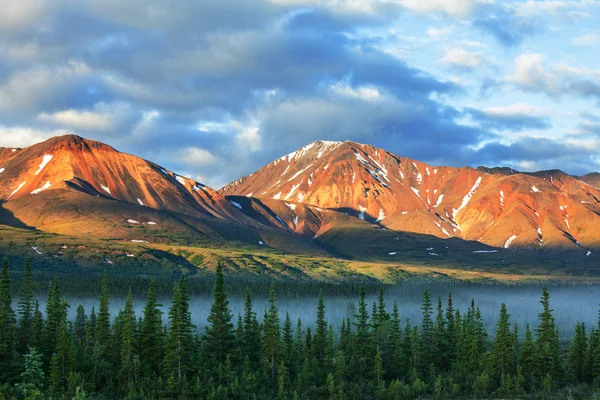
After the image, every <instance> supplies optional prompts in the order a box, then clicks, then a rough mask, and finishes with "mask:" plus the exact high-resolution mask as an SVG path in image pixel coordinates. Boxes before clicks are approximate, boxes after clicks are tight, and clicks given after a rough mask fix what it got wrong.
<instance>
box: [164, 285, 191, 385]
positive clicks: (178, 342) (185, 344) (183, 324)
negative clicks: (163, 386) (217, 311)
mask: <svg viewBox="0 0 600 400" xmlns="http://www.w3.org/2000/svg"><path fill="white" fill-rule="evenodd" d="M193 329H194V326H193V325H192V321H191V315H190V311H189V296H188V289H187V280H186V279H185V277H182V278H181V279H180V280H179V282H178V283H177V285H175V290H174V292H173V301H172V304H171V308H170V309H169V333H168V336H167V342H166V354H165V361H164V364H165V375H166V377H167V378H169V377H173V379H175V382H176V383H177V385H178V387H181V384H182V382H183V379H184V378H185V377H186V375H187V374H188V372H189V371H190V369H191V367H192V366H191V362H190V361H191V359H192V355H193V353H194V350H195V349H194V337H193Z"/></svg>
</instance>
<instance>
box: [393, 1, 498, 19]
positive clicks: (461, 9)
mask: <svg viewBox="0 0 600 400" xmlns="http://www.w3.org/2000/svg"><path fill="white" fill-rule="evenodd" d="M492 2H493V0H451V1H449V0H401V1H400V3H401V4H402V5H403V6H404V7H406V8H408V9H410V10H412V11H415V12H418V13H423V14H428V13H436V14H437V13H445V14H448V15H451V16H453V17H459V18H467V17H469V16H471V15H472V14H473V13H474V12H475V11H476V10H477V9H478V8H479V7H481V6H482V5H485V4H490V3H492Z"/></svg>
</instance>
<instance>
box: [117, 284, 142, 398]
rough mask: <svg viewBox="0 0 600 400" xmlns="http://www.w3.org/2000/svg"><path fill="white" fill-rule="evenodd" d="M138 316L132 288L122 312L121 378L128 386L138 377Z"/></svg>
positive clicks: (133, 383)
mask: <svg viewBox="0 0 600 400" xmlns="http://www.w3.org/2000/svg"><path fill="white" fill-rule="evenodd" d="M136 325H137V323H136V318H135V312H134V311H133V299H132V294H131V289H129V293H128V294H127V300H126V301H125V309H124V310H123V313H122V314H121V369H120V371H121V378H122V380H123V381H124V382H126V387H128V388H130V387H132V386H133V385H135V380H136V378H137V374H136V372H137V359H138V355H137V354H136V348H135V347H136V346H135V344H136Z"/></svg>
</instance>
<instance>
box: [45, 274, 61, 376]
mask: <svg viewBox="0 0 600 400" xmlns="http://www.w3.org/2000/svg"><path fill="white" fill-rule="evenodd" d="M66 318H67V303H65V302H64V301H63V300H62V298H61V293H60V284H59V281H58V279H54V283H53V284H52V285H51V287H50V292H49V293H48V301H47V302H46V324H45V326H44V333H43V351H44V354H45V355H46V357H52V355H53V354H54V352H55V351H56V345H57V341H58V340H57V339H58V334H59V330H60V328H61V325H62V324H63V323H65V321H66ZM46 360H48V359H46ZM46 365H47V364H46Z"/></svg>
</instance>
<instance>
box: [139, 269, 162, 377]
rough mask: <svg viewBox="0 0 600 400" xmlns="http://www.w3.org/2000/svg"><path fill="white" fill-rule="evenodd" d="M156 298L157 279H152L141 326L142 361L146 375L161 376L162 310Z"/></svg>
mask: <svg viewBox="0 0 600 400" xmlns="http://www.w3.org/2000/svg"><path fill="white" fill-rule="evenodd" d="M160 306H161V305H160V304H158V300H157V299H156V281H155V280H154V279H153V280H151V281H150V285H149V287H148V294H147V295H146V305H145V306H144V317H143V319H142V325H141V328H140V361H141V364H142V366H143V368H144V372H145V375H147V376H159V375H160V364H161V362H162V360H163V358H164V352H163V346H162V345H163V335H162V311H161V310H160Z"/></svg>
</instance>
